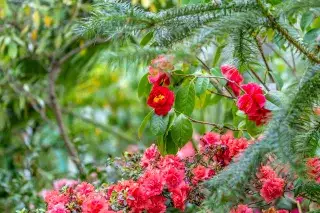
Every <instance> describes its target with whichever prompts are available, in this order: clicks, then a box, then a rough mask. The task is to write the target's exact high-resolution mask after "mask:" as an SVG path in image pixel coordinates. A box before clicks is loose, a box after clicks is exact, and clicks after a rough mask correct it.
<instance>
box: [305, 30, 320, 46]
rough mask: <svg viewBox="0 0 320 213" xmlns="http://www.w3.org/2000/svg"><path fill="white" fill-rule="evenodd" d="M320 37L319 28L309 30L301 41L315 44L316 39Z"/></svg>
mask: <svg viewBox="0 0 320 213" xmlns="http://www.w3.org/2000/svg"><path fill="white" fill-rule="evenodd" d="M319 35H320V28H316V29H312V30H309V31H308V32H307V33H306V34H305V35H304V37H303V40H304V41H305V42H307V43H315V42H316V39H317V37H318V36H319Z"/></svg>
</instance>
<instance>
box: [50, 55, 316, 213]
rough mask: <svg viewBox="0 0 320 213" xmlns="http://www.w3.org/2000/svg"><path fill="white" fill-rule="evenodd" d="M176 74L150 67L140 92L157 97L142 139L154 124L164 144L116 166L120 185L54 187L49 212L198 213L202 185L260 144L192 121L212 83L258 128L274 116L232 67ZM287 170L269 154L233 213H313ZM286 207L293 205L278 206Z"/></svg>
mask: <svg viewBox="0 0 320 213" xmlns="http://www.w3.org/2000/svg"><path fill="white" fill-rule="evenodd" d="M174 69H175V66H174V65H173V57H170V56H164V55H161V56H159V57H158V58H156V59H154V60H152V62H151V65H150V66H149V72H148V73H147V74H146V75H145V81H142V83H140V86H139V87H141V88H140V90H143V89H146V88H150V87H148V86H150V84H151V86H152V89H151V91H146V93H147V94H148V97H147V104H148V105H149V106H150V107H152V108H153V109H154V110H153V111H152V112H150V113H149V114H148V115H147V116H146V118H145V119H144V121H143V123H142V124H141V127H140V129H139V134H141V133H142V131H143V129H144V128H145V127H146V126H147V123H149V124H150V129H151V132H152V133H153V134H154V135H156V136H157V137H158V145H156V144H152V145H151V146H150V147H149V148H147V149H146V150H145V151H144V153H143V154H142V155H140V154H139V153H134V154H132V155H130V156H129V157H128V156H127V159H126V160H123V162H121V160H120V161H118V162H117V167H118V168H119V169H120V170H121V171H129V173H130V174H129V175H127V176H126V179H122V180H120V181H118V182H115V183H112V184H103V185H101V186H98V187H94V186H93V185H92V184H90V183H87V182H77V181H72V180H67V179H62V180H58V181H56V182H55V183H54V189H53V190H51V191H47V192H46V193H45V194H44V200H45V202H46V203H47V211H48V212H50V213H67V212H70V213H71V212H84V213H109V212H133V213H139V212H150V213H163V212H167V211H169V210H170V209H172V208H175V209H178V210H180V211H182V212H183V211H185V209H186V208H187V207H188V206H190V205H191V206H196V207H200V206H201V204H202V203H203V201H204V199H205V197H206V189H205V185H204V184H203V183H204V182H205V181H206V180H209V179H211V178H212V177H213V176H215V175H217V174H219V173H220V172H221V171H223V170H224V169H225V168H226V167H228V166H229V165H230V164H231V163H232V162H235V161H238V159H239V157H241V155H242V154H243V152H244V151H245V150H246V149H247V148H248V147H249V146H251V145H252V144H254V143H259V139H258V136H259V135H256V137H252V136H251V135H250V134H249V131H248V130H243V129H235V128H233V127H230V126H220V125H218V124H213V123H209V122H204V121H198V120H196V119H193V118H192V117H190V115H191V114H192V111H193V109H194V107H195V106H194V105H195V100H194V99H195V95H197V96H198V97H199V98H200V97H201V95H202V94H203V93H205V92H206V90H207V89H208V83H209V78H217V79H223V80H225V81H226V85H225V88H224V90H223V91H225V92H228V91H229V90H228V89H231V90H232V93H231V92H230V93H229V94H230V95H232V96H228V95H226V94H222V95H223V96H226V97H229V98H231V99H232V100H233V101H234V104H235V105H236V107H238V110H240V111H242V112H244V113H245V115H246V116H247V119H248V120H250V121H253V122H254V123H255V124H256V125H257V126H260V125H263V124H266V123H267V122H268V120H269V118H270V116H271V111H270V110H269V109H267V105H266V103H267V101H268V100H267V98H266V95H265V93H264V91H263V90H262V88H261V87H260V86H259V85H258V84H257V83H253V82H249V83H247V84H243V82H244V78H243V77H242V75H241V74H240V72H239V71H238V70H237V68H236V67H235V66H231V65H222V66H221V68H220V70H221V73H220V74H221V76H222V77H221V76H220V77H219V76H207V75H200V76H198V75H190V74H184V73H181V72H182V71H181V70H180V71H179V70H174ZM190 77H191V80H190V79H188V78H190ZM199 79H200V80H199ZM204 79H206V80H204ZM194 81H196V85H194ZM181 82H182V83H181ZM178 84H179V86H178V87H179V88H178V89H176V88H175V86H176V85H178ZM203 87H204V88H203ZM196 88H197V89H196ZM196 93H197V94H196ZM191 122H197V123H201V124H209V125H212V126H213V127H214V130H216V131H213V130H212V131H209V132H206V133H205V134H204V135H203V136H201V137H199V138H198V139H197V138H194V139H192V132H193V127H192V123H191ZM246 122H247V121H246ZM248 122H249V121H248ZM248 127H249V126H248ZM244 131H247V132H248V134H244V133H243V132H244ZM235 135H236V136H235ZM128 158H129V161H128ZM130 158H131V160H130ZM128 162H130V163H128ZM274 165H277V166H276V167H275V166H274ZM306 165H307V167H308V175H309V176H310V179H313V180H315V181H317V182H319V180H320V160H319V158H311V159H309V160H308V162H307V164H306ZM287 167H288V166H287V165H284V164H282V163H280V162H278V161H277V159H276V158H275V157H274V156H272V154H269V157H268V160H267V161H266V162H265V165H261V166H260V168H259V170H258V172H257V173H256V175H255V178H253V180H252V185H251V186H250V187H248V188H246V189H245V190H246V193H247V198H246V199H239V201H238V205H237V206H233V207H232V208H231V210H230V213H253V212H261V211H262V212H268V213H284V212H291V213H294V212H297V211H298V212H299V213H301V211H302V210H301V209H303V210H307V209H308V208H309V206H307V205H303V202H304V200H306V201H307V199H305V198H302V197H297V196H296V195H295V194H294V190H295V187H294V183H295V180H296V177H295V175H292V174H290V173H289V172H288V168H287ZM284 200H285V201H286V202H284ZM281 202H284V203H288V202H289V203H290V205H288V204H286V205H280V204H281ZM279 203H280V204H279ZM284 207H285V208H284Z"/></svg>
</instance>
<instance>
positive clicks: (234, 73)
mask: <svg viewBox="0 0 320 213" xmlns="http://www.w3.org/2000/svg"><path fill="white" fill-rule="evenodd" d="M220 69H221V72H222V74H223V75H224V77H225V78H227V79H228V80H229V81H228V83H227V86H228V87H230V88H231V89H232V91H233V93H234V94H235V95H236V96H239V95H240V91H241V89H240V85H241V84H242V82H243V77H242V75H241V74H240V73H239V71H238V69H237V68H236V67H234V66H231V65H228V64H225V65H222V66H221V67H220Z"/></svg>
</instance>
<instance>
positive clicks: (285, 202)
mask: <svg viewBox="0 0 320 213" xmlns="http://www.w3.org/2000/svg"><path fill="white" fill-rule="evenodd" d="M276 207H277V208H278V209H288V210H292V209H293V207H294V205H293V203H292V201H291V200H289V199H288V198H286V197H281V198H280V199H279V200H277V202H276Z"/></svg>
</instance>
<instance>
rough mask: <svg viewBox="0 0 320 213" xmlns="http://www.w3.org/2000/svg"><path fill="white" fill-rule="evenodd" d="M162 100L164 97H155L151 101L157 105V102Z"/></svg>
mask: <svg viewBox="0 0 320 213" xmlns="http://www.w3.org/2000/svg"><path fill="white" fill-rule="evenodd" d="M163 99H164V95H157V96H156V97H154V98H153V101H154V102H156V103H158V102H159V101H161V100H163Z"/></svg>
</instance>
